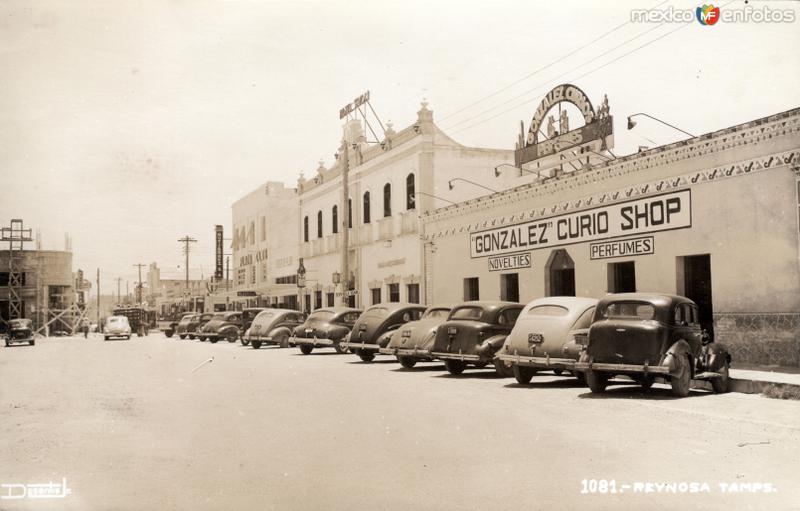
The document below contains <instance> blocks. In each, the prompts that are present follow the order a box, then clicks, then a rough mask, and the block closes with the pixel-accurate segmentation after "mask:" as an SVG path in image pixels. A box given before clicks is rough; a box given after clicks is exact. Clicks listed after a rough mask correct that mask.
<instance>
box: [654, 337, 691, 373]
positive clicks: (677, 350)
mask: <svg viewBox="0 0 800 511" xmlns="http://www.w3.org/2000/svg"><path fill="white" fill-rule="evenodd" d="M687 355H688V356H689V362H690V363H689V369H690V371H691V374H692V376H694V357H693V356H692V349H691V347H690V346H689V343H688V342H686V341H685V340H683V339H681V340H680V341H676V342H674V343H672V346H670V347H669V349H668V350H667V353H666V355H664V360H663V361H662V362H661V365H662V366H667V367H668V368H669V373H670V374H674V373H675V371H676V370H677V369H678V363H677V360H678V358H679V357H685V356H687Z"/></svg>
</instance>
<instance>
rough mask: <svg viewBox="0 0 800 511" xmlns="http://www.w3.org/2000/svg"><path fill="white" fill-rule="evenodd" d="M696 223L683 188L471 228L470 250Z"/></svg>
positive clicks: (489, 251)
mask: <svg viewBox="0 0 800 511" xmlns="http://www.w3.org/2000/svg"><path fill="white" fill-rule="evenodd" d="M691 226H692V193H691V190H681V191H677V192H670V193H665V194H661V195H654V196H650V197H645V198H641V199H634V200H629V201H624V202H619V203H615V204H609V205H607V206H598V207H596V208H592V209H585V210H582V211H577V212H575V213H567V214H564V215H556V216H552V217H548V218H540V219H536V220H531V221H530V222H524V223H520V224H515V225H506V226H503V227H496V228H493V229H489V230H486V231H481V232H475V233H472V234H470V240H469V242H470V243H469V245H470V256H471V257H473V258H475V257H489V256H498V255H503V254H510V253H513V252H521V251H525V250H536V249H540V248H549V247H556V246H559V245H569V244H573V243H583V242H587V241H596V240H603V239H610V238H617V237H621V236H631V235H636V234H644V233H650V232H658V231H668V230H671V229H683V228H687V227H691Z"/></svg>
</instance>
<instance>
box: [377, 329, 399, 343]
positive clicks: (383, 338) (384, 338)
mask: <svg viewBox="0 0 800 511" xmlns="http://www.w3.org/2000/svg"><path fill="white" fill-rule="evenodd" d="M396 331H397V328H395V329H394V330H390V331H388V332H384V333H382V334H381V335H380V337H378V343H377V344H378V346H380V347H381V348H385V347H386V346H388V345H389V341H391V340H392V336H393V335H394V333H395V332H396Z"/></svg>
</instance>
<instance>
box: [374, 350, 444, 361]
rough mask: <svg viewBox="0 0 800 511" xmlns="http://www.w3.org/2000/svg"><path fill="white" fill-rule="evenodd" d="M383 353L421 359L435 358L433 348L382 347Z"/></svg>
mask: <svg viewBox="0 0 800 511" xmlns="http://www.w3.org/2000/svg"><path fill="white" fill-rule="evenodd" d="M378 351H380V352H381V353H383V354H384V355H395V356H398V357H413V358H419V359H426V360H433V356H432V355H431V350H422V349H418V348H381V349H380V350H378Z"/></svg>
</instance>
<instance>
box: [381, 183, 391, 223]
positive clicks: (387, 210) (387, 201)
mask: <svg viewBox="0 0 800 511" xmlns="http://www.w3.org/2000/svg"><path fill="white" fill-rule="evenodd" d="M387 216H392V185H390V184H389V183H386V184H385V185H383V217H384V218H386V217H387Z"/></svg>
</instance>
